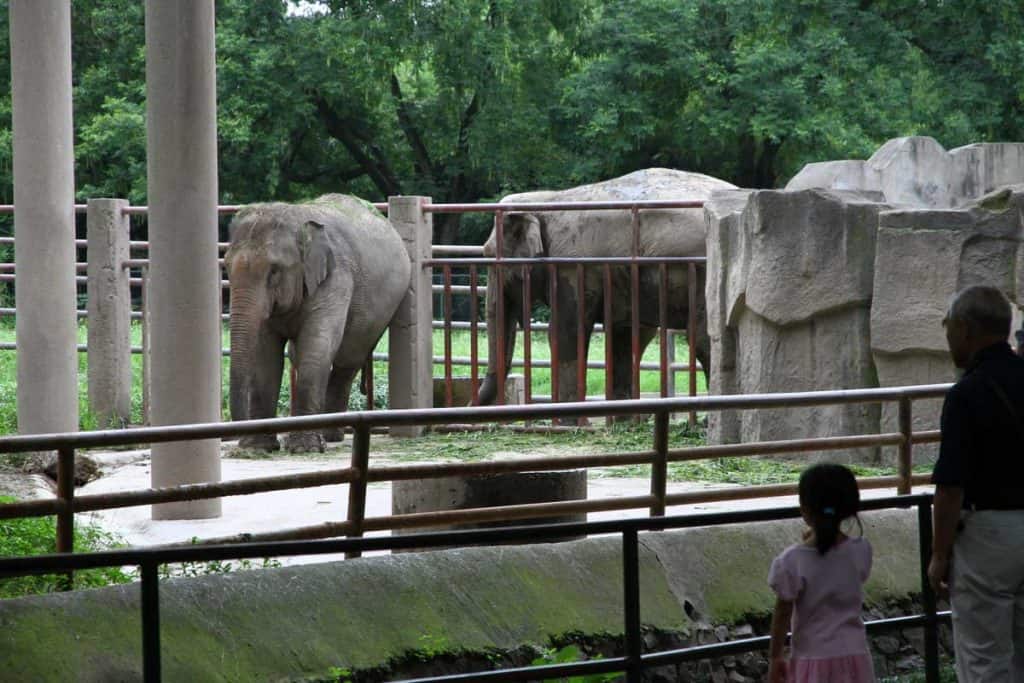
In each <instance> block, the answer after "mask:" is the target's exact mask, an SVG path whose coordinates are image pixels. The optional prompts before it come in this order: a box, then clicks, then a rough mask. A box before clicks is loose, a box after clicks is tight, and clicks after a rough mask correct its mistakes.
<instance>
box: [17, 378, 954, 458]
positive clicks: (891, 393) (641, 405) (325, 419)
mask: <svg viewBox="0 0 1024 683" xmlns="http://www.w3.org/2000/svg"><path fill="white" fill-rule="evenodd" d="M951 386H952V384H925V385H915V386H907V387H892V388H875V389H840V390H833V391H815V392H782V393H774V394H741V395H723V396H696V397H689V396H687V397H678V398H661V399H630V400H622V401H586V402H575V403H556V404H545V405H513V406H484V407H479V406H477V407H465V408H441V409H437V408H429V409H427V408H415V409H409V410H372V411H357V412H347V413H324V414H320V415H305V416H301V417H279V418H267V419H262V420H246V421H242V422H209V423H200V424H190V425H173V426H163V427H140V428H138V429H131V430H100V431H95V432H63V433H53V434H31V435H19V436H8V437H4V438H0V453H16V452H24V451H43V450H55V449H58V448H97V447H101V446H125V445H131V444H140V443H166V442H168V441H191V440H196V439H216V438H223V437H236V436H247V435H251V434H263V433H268V432H296V431H305V430H317V429H329V428H333V427H353V428H355V427H358V426H367V427H385V426H387V427H390V426H396V425H401V426H406V425H437V424H447V423H451V422H465V423H470V424H479V423H485V422H497V421H518V420H541V419H551V418H559V419H560V418H568V417H606V416H620V415H638V414H654V413H658V412H671V413H682V412H687V411H690V410H696V411H718V410H748V409H754V408H783V407H787V408H793V407H807V406H818V405H845V404H848V403H875V402H880V401H895V400H899V399H900V398H904V397H906V398H910V399H927V398H941V397H942V396H944V395H945V393H946V391H948V390H949V388H950V387H951Z"/></svg>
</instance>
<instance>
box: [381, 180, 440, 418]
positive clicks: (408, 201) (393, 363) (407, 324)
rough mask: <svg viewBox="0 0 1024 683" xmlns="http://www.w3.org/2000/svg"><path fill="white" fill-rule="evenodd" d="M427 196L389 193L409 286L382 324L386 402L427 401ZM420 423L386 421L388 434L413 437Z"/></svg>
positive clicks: (426, 404)
mask: <svg viewBox="0 0 1024 683" xmlns="http://www.w3.org/2000/svg"><path fill="white" fill-rule="evenodd" d="M429 202H430V198H429V197H389V198H388V220H390V221H391V225H393V226H394V228H395V230H397V231H398V234H399V235H400V236H401V237H402V241H403V242H405V248H406V249H407V250H408V251H409V260H410V262H411V263H412V274H411V275H410V277H409V291H408V293H407V294H406V295H405V298H404V299H402V303H401V304H400V305H399V307H398V310H397V311H396V312H395V316H394V318H392V320H391V326H390V327H389V328H388V349H389V354H390V358H389V360H388V404H389V406H390V407H391V408H431V407H433V373H434V365H433V362H434V361H433V351H434V349H433V335H434V333H433V329H432V327H431V321H432V319H433V316H432V311H431V296H430V293H431V289H430V284H431V283H430V269H429V268H424V267H423V261H424V260H426V259H429V258H430V256H431V251H430V247H431V242H432V240H433V228H434V225H433V217H432V216H431V215H430V214H429V213H425V212H424V211H423V209H422V206H423V204H426V203H429ZM422 433H423V428H422V427H392V428H391V434H392V435H393V436H402V437H413V436H419V435H420V434H422Z"/></svg>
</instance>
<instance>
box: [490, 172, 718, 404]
mask: <svg viewBox="0 0 1024 683" xmlns="http://www.w3.org/2000/svg"><path fill="white" fill-rule="evenodd" d="M731 189H736V187H735V186H734V185H732V184H730V183H727V182H725V181H723V180H718V179H717V178H712V177H711V176H706V175H702V174H699V173H689V172H684V171H676V170H671V169H664V168H651V169H645V170H640V171H636V172H633V173H630V174H628V175H625V176H622V177H619V178H614V179H611V180H607V181H604V182H600V183H595V184H592V185H583V186H580V187H575V188H571V189H568V190H562V191H540V192H527V193H521V194H514V195H509V196H506V197H504V198H503V199H502V200H501V202H502V203H511V202H558V201H563V202H565V201H636V200H657V199H661V200H669V199H677V200H683V199H707V198H709V197H710V196H711V193H712V192H715V191H718V190H731ZM639 217H640V235H639V242H640V243H639V254H638V255H639V256H704V255H705V254H706V247H705V234H706V228H705V223H704V212H703V209H644V210H641V211H640V212H639ZM502 225H503V235H502V237H503V240H502V245H503V246H502V256H503V257H506V258H537V257H558V258H563V257H572V258H578V257H619V256H631V255H632V252H633V231H632V216H631V212H630V211H628V210H602V211H560V212H535V213H531V212H519V211H512V212H509V213H506V214H504V219H503V222H502ZM496 253H497V237H496V235H495V231H493V230H492V232H491V235H490V237H489V238H488V240H487V242H486V243H485V245H484V255H485V256H487V257H494V256H495V254H496ZM686 270H687V269H686V268H685V267H678V266H677V267H669V269H668V273H669V292H670V297H669V300H668V324H669V325H670V326H671V327H673V328H682V327H685V326H686V322H687V317H688V309H689V296H688V284H687V283H688V275H687V272H686ZM502 271H503V276H502V282H503V293H504V297H503V298H504V301H503V316H504V331H505V338H504V340H499V339H498V306H497V305H496V303H497V278H493V277H492V278H490V279H489V281H488V286H487V304H486V315H487V340H488V350H489V353H488V364H487V373H486V375H485V377H484V381H483V384H482V385H481V388H480V393H479V396H478V398H477V402H478V403H479V404H480V405H489V404H491V403H493V402H494V400H495V397H496V395H497V373H498V371H499V369H498V354H497V350H498V344H499V343H503V344H504V346H505V357H504V360H505V367H504V368H501V372H502V374H503V376H505V377H507V376H508V372H509V368H510V367H511V361H512V354H513V351H514V350H515V344H516V326H517V325H521V324H522V316H523V287H522V285H523V275H522V268H521V267H520V266H506V267H504V268H503V269H502ZM603 271H604V268H603V267H601V266H587V267H586V268H585V269H584V285H583V292H582V297H583V305H584V320H583V329H582V330H579V329H578V327H579V322H578V314H577V310H578V309H577V305H578V301H579V297H580V296H581V292H579V291H578V284H577V273H576V267H575V266H570V267H568V268H566V267H560V268H558V270H557V279H558V282H557V299H558V302H557V303H558V311H559V315H558V317H557V320H556V321H555V323H554V324H553V325H552V326H550V327H549V330H548V339H549V342H553V341H557V343H558V351H559V354H558V364H557V367H558V372H559V383H558V395H557V396H556V397H553V398H554V399H555V400H558V401H576V400H583V398H584V397H581V396H579V395H578V390H577V381H576V380H577V371H578V365H577V335H578V334H581V333H582V334H583V335H584V348H585V349H589V345H590V335H591V333H592V332H593V328H594V324H595V323H596V322H599V321H600V322H603V320H604V272H603ZM611 271H612V287H611V290H610V291H611V292H613V295H612V302H611V310H612V320H613V323H612V329H611V334H610V336H611V340H612V357H613V379H612V396H613V397H614V398H616V399H622V398H630V397H631V396H632V395H633V386H632V383H633V376H632V363H631V360H632V358H631V356H632V326H631V320H632V311H631V308H632V305H631V297H630V291H631V272H630V268H629V267H628V266H613V267H612V269H611ZM492 273H493V270H492ZM659 277H660V276H659V269H658V268H657V267H653V268H652V267H641V268H640V298H639V301H640V310H639V319H640V327H639V333H640V348H641V351H642V350H643V349H644V348H646V346H647V345H648V344H649V343H650V341H651V340H652V339H653V338H654V337H655V335H656V334H657V330H658V325H659V310H658V309H659V303H658V284H659ZM530 293H531V299H532V301H531V304H533V303H543V304H547V305H550V304H551V301H550V300H549V299H550V288H549V270H548V268H547V267H546V266H544V265H536V266H531V267H530ZM696 300H697V304H698V309H697V311H696V318H697V329H696V330H695V332H696V339H697V344H696V348H695V349H694V352H695V355H696V357H697V358H698V359H699V360H700V362H701V364H702V366H703V368H704V372H705V375H706V374H707V372H708V370H709V363H710V340H709V338H708V335H707V320H706V312H705V306H704V269H703V268H698V292H697V297H696Z"/></svg>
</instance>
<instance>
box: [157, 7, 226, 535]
mask: <svg viewBox="0 0 1024 683" xmlns="http://www.w3.org/2000/svg"><path fill="white" fill-rule="evenodd" d="M213 5H214V3H213V0H178V1H177V2H166V1H165V0H146V101H147V120H146V133H147V139H146V157H147V173H148V176H147V180H148V194H149V243H150V252H149V258H150V269H149V275H150V291H149V302H148V303H149V307H150V319H151V320H152V326H151V332H152V335H151V337H150V348H151V349H152V361H151V370H152V379H151V386H152V389H151V397H152V423H153V425H154V426H162V425H172V424H187V423H196V422H216V421H219V420H220V417H221V414H220V404H221V386H220V370H221V366H220V345H221V323H220V301H221V296H220V268H219V267H218V265H217V98H216V72H215V68H216V63H215V59H214V14H213ZM219 480H220V441H219V440H218V439H207V440H204V441H192V442H187V443H186V442H178V443H168V444H154V446H153V464H152V482H153V486H154V487H162V486H173V485H177V484H187V483H197V482H211V481H219ZM220 513H221V504H220V500H203V501H194V502H188V503H171V504H164V505H154V506H153V519H198V518H206V517H219V516H220Z"/></svg>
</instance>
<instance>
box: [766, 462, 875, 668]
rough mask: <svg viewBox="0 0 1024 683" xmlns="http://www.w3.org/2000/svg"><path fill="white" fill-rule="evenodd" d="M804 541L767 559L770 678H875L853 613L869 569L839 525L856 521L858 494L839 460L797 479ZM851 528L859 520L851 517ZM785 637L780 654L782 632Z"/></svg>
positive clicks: (859, 544)
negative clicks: (771, 594)
mask: <svg viewBox="0 0 1024 683" xmlns="http://www.w3.org/2000/svg"><path fill="white" fill-rule="evenodd" d="M799 488H800V511H801V512H802V513H803V517H804V521H805V522H806V523H807V526H808V529H807V530H806V531H805V532H804V542H803V543H798V544H796V545H792V546H790V547H789V548H786V549H785V550H784V551H783V552H782V554H781V555H779V556H778V557H776V558H775V560H774V561H773V562H772V567H771V570H769V572H768V584H769V585H770V586H771V587H772V590H774V591H775V594H776V595H777V596H778V598H777V600H776V602H775V614H774V615H773V617H772V634H771V655H770V656H771V669H770V671H769V680H770V681H771V682H772V683H862V682H869V681H874V680H875V675H874V672H873V668H872V665H871V655H870V654H869V652H868V643H867V636H866V635H865V633H864V622H863V621H862V620H861V616H860V610H861V605H862V604H863V602H864V592H863V589H862V586H863V584H864V582H865V581H866V580H867V578H868V574H870V572H871V546H870V545H869V544H868V542H867V541H866V540H865V539H863V538H859V537H858V538H850V537H848V536H847V535H846V534H845V533H843V531H842V530H841V528H840V525H841V524H842V522H843V521H844V520H846V519H848V518H850V517H854V518H856V515H857V510H858V508H859V507H860V493H859V491H858V490H857V481H856V479H854V476H853V473H852V472H850V470H848V469H847V468H845V467H843V466H842V465H829V464H820V465H814V466H813V467H811V468H809V469H807V470H805V471H804V473H803V474H802V475H801V476H800V487H799ZM857 523H858V525H859V524H860V520H859V519H858V520H857ZM787 630H791V631H792V634H793V638H792V643H791V648H790V651H791V654H790V657H789V659H788V660H787V659H786V657H785V655H784V648H785V644H786V631H787Z"/></svg>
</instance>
